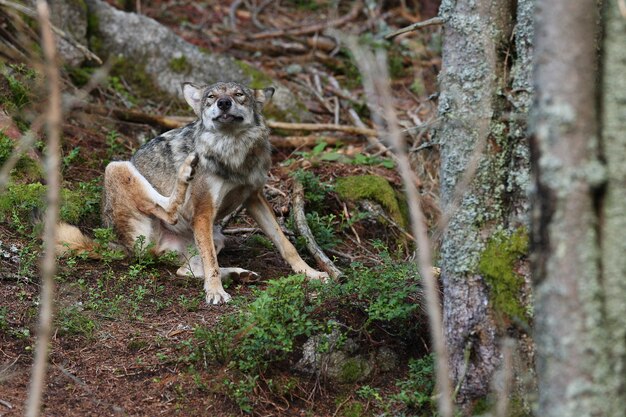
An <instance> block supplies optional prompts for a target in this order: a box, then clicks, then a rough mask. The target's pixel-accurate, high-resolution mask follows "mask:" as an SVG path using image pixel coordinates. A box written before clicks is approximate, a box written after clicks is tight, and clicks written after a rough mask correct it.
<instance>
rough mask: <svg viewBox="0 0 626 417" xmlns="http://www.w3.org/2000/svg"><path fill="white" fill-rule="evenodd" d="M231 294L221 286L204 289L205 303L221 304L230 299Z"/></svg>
mask: <svg viewBox="0 0 626 417" xmlns="http://www.w3.org/2000/svg"><path fill="white" fill-rule="evenodd" d="M231 298H232V297H231V296H230V295H229V294H228V293H227V292H226V291H224V289H223V288H215V289H206V303H207V304H214V305H215V304H222V303H227V302H229V301H230V300H231Z"/></svg>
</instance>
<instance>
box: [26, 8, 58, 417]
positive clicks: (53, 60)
mask: <svg viewBox="0 0 626 417" xmlns="http://www.w3.org/2000/svg"><path fill="white" fill-rule="evenodd" d="M37 13H38V16H39V24H40V26H41V38H42V47H43V54H44V58H45V72H46V76H47V80H48V89H49V95H50V98H49V103H48V106H47V110H46V127H47V133H48V145H47V155H46V171H47V179H48V189H47V192H46V200H47V210H46V216H45V220H44V234H43V244H44V256H43V259H42V262H41V283H42V288H41V297H40V298H41V305H40V309H39V324H38V331H37V343H36V346H35V360H34V363H33V371H32V374H31V382H30V388H29V393H28V402H27V404H26V407H27V409H26V415H27V416H28V417H36V416H39V415H40V412H41V398H42V396H43V390H44V386H45V381H46V371H47V365H48V344H49V343H50V335H51V333H52V314H53V313H52V303H53V299H54V274H55V272H56V258H55V250H54V248H55V246H56V240H57V236H56V235H57V222H58V219H59V189H60V186H61V171H60V165H61V164H60V160H61V157H60V148H61V144H60V136H61V81H60V74H59V68H58V67H57V57H56V46H55V41H54V35H53V31H52V27H51V24H50V9H49V8H48V4H47V3H46V2H45V1H44V0H39V1H38V2H37Z"/></svg>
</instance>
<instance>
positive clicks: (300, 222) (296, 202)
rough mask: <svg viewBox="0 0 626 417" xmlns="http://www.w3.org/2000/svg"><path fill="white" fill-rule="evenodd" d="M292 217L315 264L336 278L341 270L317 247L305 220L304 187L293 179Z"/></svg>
mask: <svg viewBox="0 0 626 417" xmlns="http://www.w3.org/2000/svg"><path fill="white" fill-rule="evenodd" d="M292 203H293V217H294V220H295V224H296V229H297V231H298V233H299V234H300V236H302V237H303V238H304V240H305V241H306V247H307V249H308V250H309V253H310V254H311V255H312V256H313V258H314V259H315V261H316V262H317V264H318V265H319V267H320V268H322V269H323V270H324V271H326V272H328V274H329V275H330V276H331V277H332V278H337V277H338V276H340V275H341V271H340V270H339V269H338V268H337V267H336V266H335V264H334V263H333V261H331V260H330V258H329V257H328V256H326V254H325V253H324V251H322V248H320V247H319V245H318V244H317V242H315V238H314V237H313V233H312V232H311V229H310V228H309V225H308V224H307V222H306V215H305V214H304V188H303V187H302V184H300V182H298V181H295V182H294V184H293V199H292Z"/></svg>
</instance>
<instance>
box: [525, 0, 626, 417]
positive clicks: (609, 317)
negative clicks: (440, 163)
mask: <svg viewBox="0 0 626 417" xmlns="http://www.w3.org/2000/svg"><path fill="white" fill-rule="evenodd" d="M598 15H599V13H598V2H597V1H596V0H581V1H577V2H570V1H567V0H553V1H552V2H549V3H548V2H546V3H545V5H544V6H543V7H542V8H540V9H539V10H538V13H537V37H536V48H537V50H536V52H537V53H536V70H535V80H536V81H535V83H536V86H537V98H536V104H535V106H536V109H535V114H536V117H535V120H534V133H535V135H534V138H533V140H532V153H533V155H532V161H533V177H534V178H533V179H534V182H535V192H534V197H533V200H534V201H533V236H532V241H533V254H534V255H533V272H534V279H535V294H536V313H535V314H536V317H537V319H536V328H535V340H536V343H537V365H538V366H537V374H538V379H539V395H540V397H539V412H538V415H542V416H559V417H561V416H622V415H623V413H624V404H626V390H625V379H626V377H625V374H624V371H625V369H624V364H625V359H626V304H625V303H624V299H625V298H626V281H625V277H626V258H625V257H624V254H625V253H626V243H625V240H624V238H623V233H624V230H625V228H626V211H625V210H624V207H625V205H626V165H625V164H624V158H625V157H626V137H625V136H624V132H625V131H626V74H625V72H624V68H625V64H626V46H625V44H624V39H625V38H626V20H625V19H624V17H623V16H620V13H619V10H618V2H617V1H607V2H606V14H605V20H604V22H605V38H604V44H603V48H602V49H603V60H602V62H603V68H602V69H603V71H602V77H601V82H600V83H598V79H597V77H596V74H597V61H598V60H597V56H598V43H597V40H598V38H599V36H598V33H599V30H598V27H599V25H598V21H599V19H598ZM598 85H600V86H601V90H600V92H598V91H597V86H598ZM597 109H600V110H601V112H600V113H598V111H597Z"/></svg>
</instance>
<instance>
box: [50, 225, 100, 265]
mask: <svg viewBox="0 0 626 417" xmlns="http://www.w3.org/2000/svg"><path fill="white" fill-rule="evenodd" d="M98 248H99V245H98V244H97V243H96V242H95V241H94V240H93V239H91V238H90V237H89V236H86V235H85V234H84V233H83V232H81V231H80V229H79V228H78V227H76V226H72V225H71V224H67V223H64V222H60V223H59V224H58V225H57V244H56V247H55V252H56V254H57V256H68V255H70V254H77V255H86V256H87V257H88V258H91V259H101V258H102V256H101V255H100V254H99V252H98V250H97V249H98Z"/></svg>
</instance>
